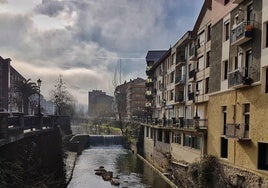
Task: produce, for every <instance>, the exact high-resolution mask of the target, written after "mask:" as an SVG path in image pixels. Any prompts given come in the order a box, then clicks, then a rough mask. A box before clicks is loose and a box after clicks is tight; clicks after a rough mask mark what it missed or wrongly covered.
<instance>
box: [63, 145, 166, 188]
mask: <svg viewBox="0 0 268 188" xmlns="http://www.w3.org/2000/svg"><path fill="white" fill-rule="evenodd" d="M99 166H104V167H105V169H106V170H107V171H113V174H114V177H116V176H117V177H118V178H119V182H120V186H119V187H121V188H123V187H128V188H142V187H146V188H147V187H151V188H170V186H169V185H168V184H167V183H166V182H165V181H164V180H163V179H162V178H161V177H160V176H159V175H158V174H157V173H156V172H154V171H153V170H152V169H151V168H150V167H149V166H148V165H147V164H145V163H144V162H143V161H142V160H140V159H139V158H137V157H136V155H134V154H132V153H131V152H130V151H128V150H125V149H123V148H122V147H121V146H111V147H93V148H89V149H86V150H84V151H83V153H82V155H80V156H79V158H78V159H77V162H76V166H75V169H74V173H73V178H72V180H71V182H70V184H69V185H68V188H109V187H115V186H112V185H111V183H110V182H109V181H104V180H103V179H102V177H100V176H97V175H95V172H94V169H97V168H99Z"/></svg>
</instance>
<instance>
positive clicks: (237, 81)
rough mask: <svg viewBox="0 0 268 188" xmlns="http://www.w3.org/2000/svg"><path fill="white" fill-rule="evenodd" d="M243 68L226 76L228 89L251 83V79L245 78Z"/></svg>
mask: <svg viewBox="0 0 268 188" xmlns="http://www.w3.org/2000/svg"><path fill="white" fill-rule="evenodd" d="M244 75H245V68H242V69H237V70H234V71H232V72H230V73H229V74H228V87H234V88H240V87H245V86H249V85H251V84H252V83H253V80H252V78H250V77H245V76H244Z"/></svg>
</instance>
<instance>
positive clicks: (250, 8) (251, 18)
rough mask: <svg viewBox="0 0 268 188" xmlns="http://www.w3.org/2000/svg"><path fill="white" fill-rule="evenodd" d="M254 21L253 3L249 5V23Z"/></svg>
mask: <svg viewBox="0 0 268 188" xmlns="http://www.w3.org/2000/svg"><path fill="white" fill-rule="evenodd" d="M253 21H254V14H253V4H250V5H249V6H248V7H247V24H251V23H252V22H253Z"/></svg>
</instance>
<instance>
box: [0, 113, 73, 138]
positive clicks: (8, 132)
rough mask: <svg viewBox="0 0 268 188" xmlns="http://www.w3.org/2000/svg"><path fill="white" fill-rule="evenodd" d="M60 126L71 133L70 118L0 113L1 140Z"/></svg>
mask: <svg viewBox="0 0 268 188" xmlns="http://www.w3.org/2000/svg"><path fill="white" fill-rule="evenodd" d="M56 126H60V127H61V128H62V130H63V132H64V133H65V134H70V133H71V127H70V117H68V116H47V117H45V116H24V115H23V113H14V114H10V113H5V112H4V113H0V139H6V138H9V137H14V136H15V137H20V136H22V135H23V134H24V131H26V130H29V131H33V130H42V129H45V128H54V127H56Z"/></svg>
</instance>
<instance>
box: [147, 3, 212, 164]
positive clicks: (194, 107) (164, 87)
mask: <svg viewBox="0 0 268 188" xmlns="http://www.w3.org/2000/svg"><path fill="white" fill-rule="evenodd" d="M210 14H211V0H207V1H205V3H204V5H203V7H202V10H201V12H200V14H199V16H198V19H197V22H196V24H195V26H194V29H193V31H188V32H186V33H185V34H184V35H183V36H182V37H181V38H180V39H179V40H178V41H177V42H176V44H175V45H174V46H172V47H171V48H170V49H169V50H167V51H166V53H165V54H163V55H162V57H161V58H159V60H158V61H156V62H155V63H154V64H153V66H152V67H151V68H150V71H147V75H149V76H150V77H152V78H153V80H154V84H151V85H150V86H151V87H150V89H148V90H149V91H153V92H151V93H150V99H151V101H153V102H154V103H153V106H154V108H153V120H154V121H153V122H151V123H150V124H147V125H145V126H144V133H145V134H144V151H145V153H144V156H145V158H146V159H147V160H149V161H150V162H152V163H153V164H154V165H156V166H157V167H158V168H160V169H161V168H165V167H166V166H168V161H167V158H169V159H171V163H172V164H176V165H181V166H185V165H186V166H187V165H188V164H189V163H192V162H194V161H197V160H200V158H201V157H202V156H204V155H205V154H206V152H207V149H206V144H207V143H206V131H207V128H206V125H207V119H206V118H207V104H208V83H209V82H208V80H209V61H210V51H211V48H210V44H211V40H210V39H211V37H210V36H211V19H210V17H211V15H210ZM149 52H150V51H149ZM149 52H148V53H149Z"/></svg>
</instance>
